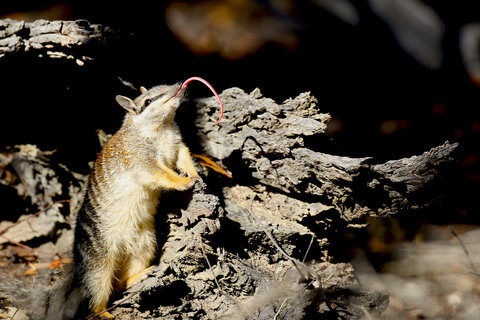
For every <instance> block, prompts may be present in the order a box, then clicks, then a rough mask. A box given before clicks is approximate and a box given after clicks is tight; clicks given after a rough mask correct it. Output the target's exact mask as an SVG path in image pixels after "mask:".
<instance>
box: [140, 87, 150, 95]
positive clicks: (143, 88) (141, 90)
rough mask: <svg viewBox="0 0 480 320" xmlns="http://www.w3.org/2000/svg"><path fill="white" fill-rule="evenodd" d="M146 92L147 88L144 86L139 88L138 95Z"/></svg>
mask: <svg viewBox="0 0 480 320" xmlns="http://www.w3.org/2000/svg"><path fill="white" fill-rule="evenodd" d="M147 91H148V90H147V88H145V87H144V86H141V87H140V93H145V92H147Z"/></svg>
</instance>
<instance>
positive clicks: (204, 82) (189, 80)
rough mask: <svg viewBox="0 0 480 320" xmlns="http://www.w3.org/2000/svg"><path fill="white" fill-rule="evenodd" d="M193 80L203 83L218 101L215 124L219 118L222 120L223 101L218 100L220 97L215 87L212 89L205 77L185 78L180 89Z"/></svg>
mask: <svg viewBox="0 0 480 320" xmlns="http://www.w3.org/2000/svg"><path fill="white" fill-rule="evenodd" d="M194 80H197V81H200V82H201V83H203V84H204V85H206V86H207V87H208V88H209V89H210V91H212V92H213V94H214V95H215V97H216V98H217V100H218V102H219V103H220V117H219V118H218V120H217V122H215V124H217V123H219V122H220V120H222V117H223V103H222V100H220V97H219V96H218V94H217V92H216V91H215V89H213V87H212V86H211V85H210V83H208V82H207V80H205V79H202V78H200V77H191V78H188V79H187V80H185V81H184V82H183V83H182V87H181V88H180V89H184V88H185V87H186V86H187V85H188V84H189V83H190V82H192V81H194Z"/></svg>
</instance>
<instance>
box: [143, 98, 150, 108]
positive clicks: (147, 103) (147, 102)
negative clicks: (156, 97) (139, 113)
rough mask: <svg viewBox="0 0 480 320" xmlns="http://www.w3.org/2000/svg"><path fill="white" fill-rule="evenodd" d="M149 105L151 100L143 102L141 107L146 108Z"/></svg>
mask: <svg viewBox="0 0 480 320" xmlns="http://www.w3.org/2000/svg"><path fill="white" fill-rule="evenodd" d="M150 103H152V100H150V99H147V100H145V102H144V103H143V106H144V107H148V105H149V104H150Z"/></svg>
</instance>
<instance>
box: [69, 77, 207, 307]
mask: <svg viewBox="0 0 480 320" xmlns="http://www.w3.org/2000/svg"><path fill="white" fill-rule="evenodd" d="M178 90H179V85H174V86H159V87H155V88H152V89H151V90H149V91H146V92H144V93H143V94H142V95H141V96H140V97H138V98H137V99H135V101H131V100H129V99H128V98H124V97H122V99H123V100H122V103H121V104H122V106H123V107H124V108H125V109H127V110H128V111H129V113H128V114H127V116H126V118H125V120H124V123H123V125H122V127H121V129H120V130H119V131H118V132H117V133H116V134H115V135H114V136H113V137H112V138H111V139H110V140H109V141H108V142H107V144H106V145H105V146H104V147H103V149H102V151H101V152H100V153H99V155H98V158H97V160H96V162H95V165H94V168H93V170H92V172H91V174H90V178H89V181H88V186H87V192H86V194H85V199H84V203H83V206H82V208H81V210H80V212H79V214H78V219H77V224H76V227H75V241H74V268H75V280H76V282H78V284H79V285H80V288H81V290H82V292H83V294H84V296H85V297H86V298H87V299H88V300H89V305H90V308H91V309H92V310H93V311H94V312H101V311H103V310H105V308H106V306H107V303H108V300H109V297H110V295H111V293H112V291H113V290H115V289H118V288H124V287H125V284H126V281H127V280H128V279H129V278H131V277H132V276H134V275H135V274H138V273H140V272H141V271H143V270H144V269H145V268H147V267H148V266H149V264H150V263H151V261H152V259H153V258H154V255H155V250H156V243H155V239H156V237H155V221H154V215H155V213H156V208H157V205H158V203H159V196H160V195H161V193H162V191H164V190H169V189H175V190H186V189H188V188H190V187H191V186H192V185H193V184H194V182H195V180H196V179H197V177H198V174H197V172H196V170H195V167H194V165H193V162H192V159H191V156H190V154H189V151H188V149H187V147H186V146H185V145H184V144H183V142H182V140H181V135H180V130H179V128H178V127H177V125H176V124H175V122H174V120H173V119H174V116H175V111H176V109H177V107H178V106H179V104H180V101H181V97H182V96H183V92H180V93H179V94H177V95H175V96H174V97H173V98H172V96H173V95H174V94H175V93H177V92H178ZM149 97H155V98H156V99H155V100H154V102H151V103H150V104H149V105H148V106H145V105H146V104H145V103H144V101H145V100H146V99H147V98H149ZM118 100H119V99H118V98H117V101H118ZM151 100H153V99H151ZM131 103H133V104H131ZM124 104H128V105H127V106H125V105H124ZM177 171H178V172H180V173H182V174H183V175H182V176H181V175H179V174H178V173H177Z"/></svg>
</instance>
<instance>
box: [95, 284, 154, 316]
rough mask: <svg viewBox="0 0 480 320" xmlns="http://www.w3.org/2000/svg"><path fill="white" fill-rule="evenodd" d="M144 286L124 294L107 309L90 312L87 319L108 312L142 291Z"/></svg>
mask: <svg viewBox="0 0 480 320" xmlns="http://www.w3.org/2000/svg"><path fill="white" fill-rule="evenodd" d="M144 288H145V285H144V286H143V287H142V288H141V289H140V290H138V291H136V292H133V293H131V294H129V295H128V296H126V297H125V298H123V299H122V300H120V301H118V302H117V303H115V304H114V305H112V306H111V307H110V308H107V309H105V310H103V311H100V312H98V313H95V314H92V315H91V316H89V317H88V318H87V320H91V319H94V318H96V317H98V316H100V315H101V314H103V313H105V312H108V311H110V310H113V309H115V308H116V307H118V306H119V305H121V304H122V303H124V302H125V301H127V300H128V299H131V298H133V297H134V296H136V295H137V294H139V293H140V292H142V291H143V289H144Z"/></svg>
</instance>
